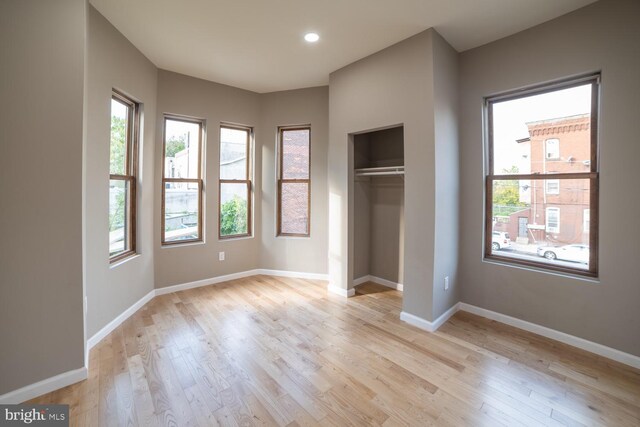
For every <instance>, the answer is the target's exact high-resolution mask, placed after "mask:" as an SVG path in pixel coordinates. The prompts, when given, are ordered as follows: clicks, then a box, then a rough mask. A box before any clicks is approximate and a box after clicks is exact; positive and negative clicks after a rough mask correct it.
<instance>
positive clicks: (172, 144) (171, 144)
mask: <svg viewBox="0 0 640 427" xmlns="http://www.w3.org/2000/svg"><path fill="white" fill-rule="evenodd" d="M186 139H187V138H186V135H180V136H178V137H175V136H172V137H171V139H170V140H168V141H167V146H166V147H165V151H166V152H165V156H166V157H175V156H176V153H178V152H180V151H182V150H184V149H185V148H186V147H187V141H186Z"/></svg>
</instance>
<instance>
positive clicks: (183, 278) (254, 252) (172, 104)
mask: <svg viewBox="0 0 640 427" xmlns="http://www.w3.org/2000/svg"><path fill="white" fill-rule="evenodd" d="M259 101H260V99H259V95H258V94H256V93H254V92H249V91H246V90H242V89H237V88H234V87H231V86H225V85H221V84H218V83H213V82H209V81H206V80H200V79H196V78H194V77H189V76H185V75H182V74H176V73H173V72H169V71H164V70H159V71H158V101H157V116H156V118H157V121H156V138H155V143H156V144H157V147H161V146H162V137H163V136H162V132H163V131H162V127H163V114H164V113H171V114H180V115H186V116H191V117H196V118H201V119H205V120H206V129H205V130H206V137H205V149H204V153H203V154H204V159H205V170H204V177H203V178H204V180H205V189H204V199H203V207H204V209H203V218H204V243H194V244H185V245H173V246H164V247H162V246H161V245H160V204H161V198H160V196H159V195H160V192H161V179H162V176H161V174H162V172H161V171H162V150H161V149H158V150H156V151H155V167H156V169H157V172H156V174H155V182H154V184H155V185H154V188H155V194H156V197H155V198H154V204H155V224H156V226H155V227H154V233H155V285H156V287H157V288H161V287H165V286H170V285H176V284H181V283H186V282H191V281H196V280H202V279H209V278H211V277H217V276H222V275H225V274H231V273H236V272H240V271H246V270H252V269H255V268H258V261H259V252H258V251H259V248H260V241H259V238H260V237H259V236H260V235H261V234H260V233H261V232H260V222H259V221H256V218H260V216H259V213H258V212H256V214H255V215H254V218H253V219H254V221H253V235H254V237H249V238H240V239H229V240H219V239H218V169H219V161H218V159H219V157H218V155H219V145H220V124H221V123H223V122H224V123H235V124H241V125H245V126H251V127H254V128H256V131H257V127H258V126H259V123H260V114H259V113H260V106H259ZM261 161H262V156H261V152H260V150H255V163H254V164H255V165H256V167H255V174H254V188H260V186H261V180H260V177H261V176H262V175H261V170H262V169H261ZM254 193H255V197H254V206H259V205H260V203H261V199H260V192H259V191H257V192H254ZM255 236H258V237H257V238H256V237H255ZM221 251H224V252H225V261H218V252H221Z"/></svg>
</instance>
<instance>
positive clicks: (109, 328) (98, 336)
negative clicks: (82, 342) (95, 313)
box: [87, 289, 156, 367]
mask: <svg viewBox="0 0 640 427" xmlns="http://www.w3.org/2000/svg"><path fill="white" fill-rule="evenodd" d="M155 291H156V290H155V289H152V290H151V291H149V293H148V294H146V295H145V296H143V297H142V298H140V299H139V300H138V301H136V302H135V303H134V304H133V305H132V306H131V307H129V308H127V309H126V310H125V311H123V312H122V313H121V314H120V315H118V316H117V317H116V318H115V319H113V320H112V321H111V322H109V323H107V324H106V325H105V326H104V327H103V328H102V329H100V330H99V331H98V332H96V333H95V334H94V335H93V336H92V337H91V338H89V339H88V340H87V353H88V352H89V350H91V349H92V348H93V347H94V346H95V345H96V344H98V343H99V342H100V341H101V340H102V339H103V338H104V337H106V336H107V335H109V334H110V333H111V332H113V330H114V329H116V328H117V327H118V326H120V325H121V324H122V322H124V321H125V320H127V319H128V318H129V317H131V316H132V315H133V314H134V313H135V312H136V311H138V310H140V309H141V308H142V306H143V305H145V304H146V303H148V302H149V301H151V300H152V299H153V297H155V296H156V293H155ZM88 365H89V364H88V363H87V367H88Z"/></svg>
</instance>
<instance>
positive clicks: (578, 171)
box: [485, 76, 599, 276]
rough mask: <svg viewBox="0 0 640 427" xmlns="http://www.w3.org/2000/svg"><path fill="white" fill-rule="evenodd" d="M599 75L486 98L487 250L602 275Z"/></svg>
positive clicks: (491, 254) (527, 261) (511, 258)
mask: <svg viewBox="0 0 640 427" xmlns="http://www.w3.org/2000/svg"><path fill="white" fill-rule="evenodd" d="M598 87H599V76H589V77H585V78H582V79H578V80H573V81H568V82H563V83H559V84H554V85H548V86H545V87H541V88H536V89H532V90H527V91H520V92H517V93H512V94H506V95H499V96H496V97H492V98H488V99H487V100H486V110H487V120H488V132H489V139H488V150H489V156H488V160H489V165H488V174H487V180H486V184H487V186H486V197H487V198H486V214H485V217H486V230H485V236H487V237H486V239H485V257H486V258H488V259H497V260H500V261H504V262H510V263H517V264H524V265H530V266H537V267H543V268H546V269H550V270H557V271H564V272H570V273H578V274H582V275H589V276H597V259H598V257H597V253H598V248H597V237H598V233H597V230H598V223H597V209H598V178H599V176H598V161H597V160H598V159H597V154H598V150H597V123H598V120H597V119H598V118H597V112H598V108H597V107H598Z"/></svg>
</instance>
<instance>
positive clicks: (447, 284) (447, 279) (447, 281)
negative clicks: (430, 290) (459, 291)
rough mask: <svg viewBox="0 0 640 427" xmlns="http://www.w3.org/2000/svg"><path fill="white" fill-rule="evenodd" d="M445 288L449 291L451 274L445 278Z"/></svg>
mask: <svg viewBox="0 0 640 427" xmlns="http://www.w3.org/2000/svg"><path fill="white" fill-rule="evenodd" d="M444 290H445V291H448V290H449V276H446V277H445V278H444Z"/></svg>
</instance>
